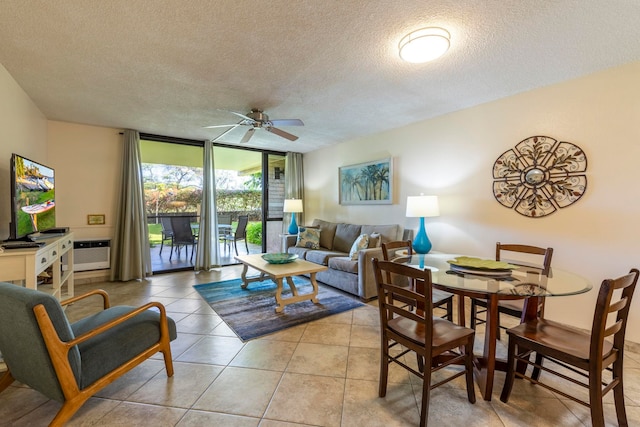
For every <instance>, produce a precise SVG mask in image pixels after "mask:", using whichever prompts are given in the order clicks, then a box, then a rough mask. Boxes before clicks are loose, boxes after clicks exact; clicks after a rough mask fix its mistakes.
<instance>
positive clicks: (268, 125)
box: [205, 108, 304, 144]
mask: <svg viewBox="0 0 640 427" xmlns="http://www.w3.org/2000/svg"><path fill="white" fill-rule="evenodd" d="M224 111H226V110H224ZM229 113H231V114H235V115H236V116H238V117H240V118H241V119H242V120H240V121H239V122H238V123H234V124H229V125H214V126H205V128H206V129H213V128H224V127H231V129H228V130H226V131H225V132H223V133H222V135H220V136H218V137H217V138H216V139H215V140H214V142H215V141H218V140H220V138H222V137H223V136H224V135H226V134H227V133H229V132H231V131H232V130H234V129H235V128H237V127H238V126H250V128H249V129H248V130H247V132H246V133H245V134H244V136H243V137H242V139H241V140H240V143H241V144H244V143H245V142H248V141H249V140H250V139H251V137H252V136H253V134H254V133H255V131H256V129H264V130H266V131H267V132H271V133H273V134H276V135H278V136H281V137H282V138H286V139H288V140H289V141H295V140H296V139H298V137H297V136H295V135H292V134H290V133H288V132H285V131H283V130H282V129H278V128H277V127H276V126H304V123H302V120H300V119H273V120H270V119H269V116H268V115H267V114H266V113H265V112H263V111H262V110H258V109H255V108H254V109H252V110H251V112H250V113H248V114H240V113H236V112H235V111H229Z"/></svg>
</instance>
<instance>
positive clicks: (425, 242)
mask: <svg viewBox="0 0 640 427" xmlns="http://www.w3.org/2000/svg"><path fill="white" fill-rule="evenodd" d="M430 250H431V240H429V237H428V236H427V230H426V229H425V228H424V217H421V218H420V228H419V229H418V234H416V238H415V239H413V251H414V252H416V253H418V254H428V253H429V251H430Z"/></svg>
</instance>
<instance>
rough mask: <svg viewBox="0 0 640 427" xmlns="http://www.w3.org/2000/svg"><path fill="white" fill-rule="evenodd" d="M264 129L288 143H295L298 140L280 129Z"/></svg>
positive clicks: (269, 127)
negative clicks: (286, 140)
mask: <svg viewBox="0 0 640 427" xmlns="http://www.w3.org/2000/svg"><path fill="white" fill-rule="evenodd" d="M264 129H266V130H268V131H269V132H271V133H275V134H276V135H278V136H281V137H283V138H286V139H288V140H289V141H295V140H296V139H298V137H297V136H295V135H291V134H290V133H289V132H285V131H283V130H282V129H278V128H274V127H272V126H268V127H265V128H264Z"/></svg>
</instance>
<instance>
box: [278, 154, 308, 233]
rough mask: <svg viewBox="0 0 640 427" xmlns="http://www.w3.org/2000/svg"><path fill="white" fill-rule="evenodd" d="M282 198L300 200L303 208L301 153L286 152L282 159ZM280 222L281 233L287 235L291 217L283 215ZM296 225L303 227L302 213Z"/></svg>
mask: <svg viewBox="0 0 640 427" xmlns="http://www.w3.org/2000/svg"><path fill="white" fill-rule="evenodd" d="M284 170H285V174H284V198H285V199H302V204H303V206H304V174H303V169H302V153H292V152H288V153H287V155H286V156H285V159H284ZM285 215H287V217H286V218H283V219H284V221H282V233H283V234H287V232H288V231H287V228H288V227H289V223H290V222H291V215H293V214H285ZM297 218H298V221H297V222H298V224H299V225H304V224H305V222H304V212H302V213H299V214H298V217H297Z"/></svg>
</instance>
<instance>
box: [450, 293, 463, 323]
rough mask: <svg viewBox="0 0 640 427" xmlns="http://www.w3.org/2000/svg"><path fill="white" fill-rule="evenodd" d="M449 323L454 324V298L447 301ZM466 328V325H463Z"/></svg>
mask: <svg viewBox="0 0 640 427" xmlns="http://www.w3.org/2000/svg"><path fill="white" fill-rule="evenodd" d="M446 319H447V320H448V321H449V322H453V297H451V298H449V300H448V301H447V317H446ZM463 326H464V325H463Z"/></svg>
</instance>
